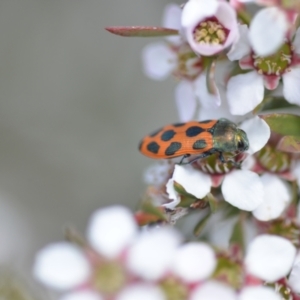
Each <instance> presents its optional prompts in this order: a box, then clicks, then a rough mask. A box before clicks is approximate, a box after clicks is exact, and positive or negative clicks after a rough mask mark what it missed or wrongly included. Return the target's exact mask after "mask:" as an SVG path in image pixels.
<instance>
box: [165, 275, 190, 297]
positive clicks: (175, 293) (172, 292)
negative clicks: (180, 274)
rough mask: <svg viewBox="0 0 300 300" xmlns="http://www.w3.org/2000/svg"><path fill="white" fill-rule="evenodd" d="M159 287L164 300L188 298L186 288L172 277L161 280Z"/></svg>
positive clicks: (187, 289)
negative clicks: (162, 292)
mask: <svg viewBox="0 0 300 300" xmlns="http://www.w3.org/2000/svg"><path fill="white" fill-rule="evenodd" d="M159 285H160V287H161V289H162V290H163V291H164V293H165V296H166V299H170V300H171V299H172V300H173V299H174V300H184V299H187V298H188V293H189V288H188V286H187V285H185V284H184V283H183V282H180V281H179V280H177V279H175V278H173V277H167V278H165V279H163V280H162V281H161V282H160V283H159Z"/></svg>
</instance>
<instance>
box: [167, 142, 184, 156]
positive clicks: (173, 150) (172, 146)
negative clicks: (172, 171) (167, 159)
mask: <svg viewBox="0 0 300 300" xmlns="http://www.w3.org/2000/svg"><path fill="white" fill-rule="evenodd" d="M180 148H181V143H179V142H173V143H171V144H170V146H169V147H168V148H167V149H166V151H165V154H166V155H167V156H170V155H173V154H175V153H176V152H177V151H178V150H179V149H180Z"/></svg>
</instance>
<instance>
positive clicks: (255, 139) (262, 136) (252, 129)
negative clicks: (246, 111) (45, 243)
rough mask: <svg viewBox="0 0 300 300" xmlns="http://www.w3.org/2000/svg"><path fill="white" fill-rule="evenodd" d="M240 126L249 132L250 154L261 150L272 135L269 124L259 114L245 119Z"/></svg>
mask: <svg viewBox="0 0 300 300" xmlns="http://www.w3.org/2000/svg"><path fill="white" fill-rule="evenodd" d="M239 127H240V128H241V129H243V130H244V131H245V132H246V133H247V137H248V140H249V150H247V153H249V154H253V153H255V152H257V151H259V150H261V149H262V148H263V147H264V146H265V145H266V144H267V142H268V140H269V138H270V135H271V130H270V127H269V125H268V124H267V123H266V122H265V121H264V120H263V119H261V118H259V117H258V116H255V117H254V118H251V119H249V120H246V121H244V122H243V123H242V124H241V125H240V126H239Z"/></svg>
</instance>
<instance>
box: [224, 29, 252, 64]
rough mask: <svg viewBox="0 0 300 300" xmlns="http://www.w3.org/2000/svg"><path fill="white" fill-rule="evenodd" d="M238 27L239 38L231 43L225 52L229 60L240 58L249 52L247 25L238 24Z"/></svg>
mask: <svg viewBox="0 0 300 300" xmlns="http://www.w3.org/2000/svg"><path fill="white" fill-rule="evenodd" d="M238 29H239V38H238V39H237V40H236V41H235V42H234V43H233V44H232V47H231V49H230V51H229V52H228V53H227V56H228V58H229V59H230V60H231V61H233V60H240V59H241V58H243V57H244V56H246V55H248V54H249V53H250V52H251V47H250V44H249V37H248V27H247V25H244V24H243V25H241V24H238Z"/></svg>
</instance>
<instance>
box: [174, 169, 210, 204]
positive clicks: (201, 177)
mask: <svg viewBox="0 0 300 300" xmlns="http://www.w3.org/2000/svg"><path fill="white" fill-rule="evenodd" d="M173 180H174V181H176V182H177V183H179V184H180V185H182V186H183V188H184V189H185V190H186V191H187V192H188V193H189V194H192V195H194V196H195V197H196V198H198V199H202V198H204V197H205V196H206V195H207V194H208V193H209V192H210V188H211V178H210V176H209V175H206V174H204V173H202V172H200V171H199V170H196V169H194V168H193V167H192V166H190V165H185V166H181V165H176V166H175V170H174V173H173Z"/></svg>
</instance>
